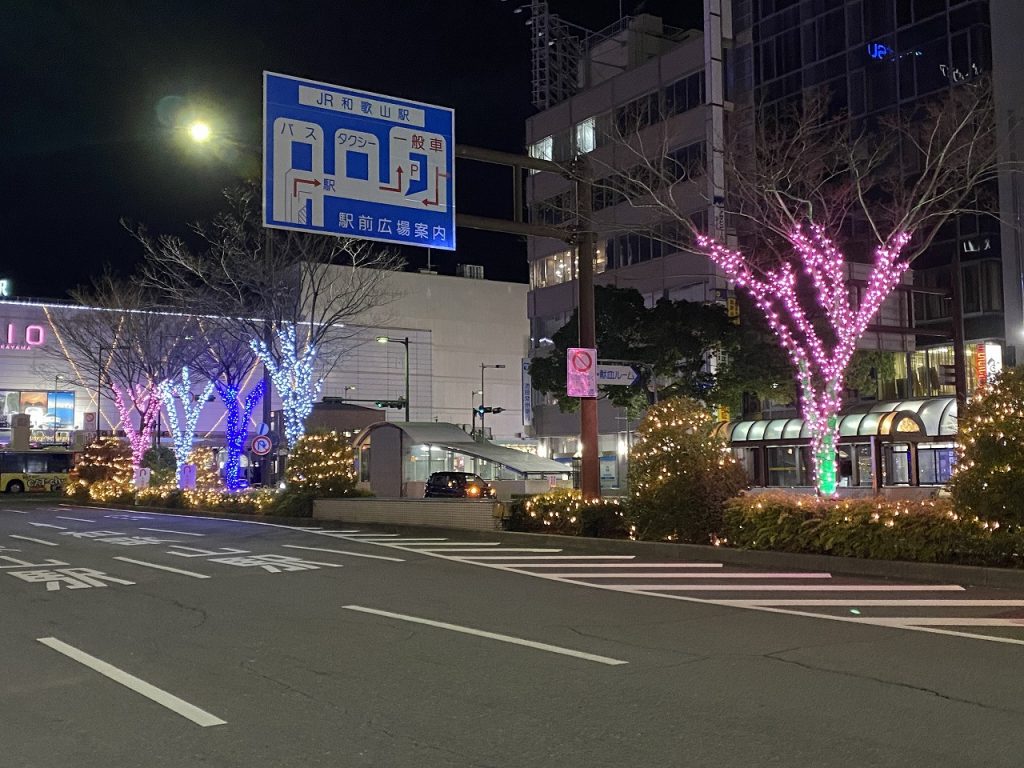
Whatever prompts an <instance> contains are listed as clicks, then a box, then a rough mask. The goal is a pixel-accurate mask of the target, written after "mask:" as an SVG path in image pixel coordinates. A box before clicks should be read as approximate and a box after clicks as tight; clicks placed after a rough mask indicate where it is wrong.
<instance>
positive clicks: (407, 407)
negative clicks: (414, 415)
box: [402, 336, 429, 424]
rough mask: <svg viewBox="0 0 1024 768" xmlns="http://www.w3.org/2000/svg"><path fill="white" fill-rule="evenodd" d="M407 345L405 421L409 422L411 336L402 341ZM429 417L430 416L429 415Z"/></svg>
mask: <svg viewBox="0 0 1024 768" xmlns="http://www.w3.org/2000/svg"><path fill="white" fill-rule="evenodd" d="M402 344H403V345H404V346H405V423H406V424H408V423H409V337H408V336H406V337H405V340H404V341H403V342H402ZM428 418H429V417H428Z"/></svg>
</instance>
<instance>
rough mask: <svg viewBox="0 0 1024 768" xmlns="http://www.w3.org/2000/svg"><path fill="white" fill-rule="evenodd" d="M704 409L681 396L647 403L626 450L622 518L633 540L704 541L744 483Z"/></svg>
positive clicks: (733, 460)
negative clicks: (625, 501) (626, 480)
mask: <svg viewBox="0 0 1024 768" xmlns="http://www.w3.org/2000/svg"><path fill="white" fill-rule="evenodd" d="M713 426H714V422H713V420H712V418H711V414H710V413H709V412H708V410H707V409H706V408H705V407H704V406H703V405H701V404H700V403H698V402H697V401H696V400H691V399H689V398H685V397H679V398H673V399H671V400H666V401H664V402H662V403H659V404H658V405H655V406H652V407H651V408H650V409H648V411H647V415H646V416H645V417H644V420H643V421H642V422H641V423H640V426H639V428H638V429H637V432H636V442H635V443H634V446H633V449H632V450H631V451H630V453H629V488H630V493H631V500H630V504H629V510H628V515H627V517H628V518H629V520H630V522H631V523H632V525H633V526H634V532H635V535H636V538H639V539H669V540H672V541H686V542H696V543H701V544H705V543H707V542H708V541H709V540H710V539H711V538H712V537H713V536H715V535H716V534H717V533H718V532H719V530H720V529H721V525H722V507H723V505H724V504H725V501H726V500H727V499H729V498H730V497H732V496H735V495H736V494H737V493H739V491H740V490H741V489H743V488H745V487H746V486H747V476H746V473H745V472H744V471H743V468H742V467H741V466H740V465H739V463H738V462H737V461H736V460H735V459H734V458H733V457H732V455H731V454H730V453H729V451H728V446H727V444H726V443H725V441H724V440H723V439H722V438H720V437H717V436H714V435H712V427H713Z"/></svg>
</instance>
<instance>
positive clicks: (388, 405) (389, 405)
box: [373, 400, 405, 409]
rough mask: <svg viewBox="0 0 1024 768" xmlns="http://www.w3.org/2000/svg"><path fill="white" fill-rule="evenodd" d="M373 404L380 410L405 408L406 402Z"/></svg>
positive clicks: (386, 401)
mask: <svg viewBox="0 0 1024 768" xmlns="http://www.w3.org/2000/svg"><path fill="white" fill-rule="evenodd" d="M373 404H374V405H376V406H377V407H378V408H398V409H402V408H405V400H374V401H373Z"/></svg>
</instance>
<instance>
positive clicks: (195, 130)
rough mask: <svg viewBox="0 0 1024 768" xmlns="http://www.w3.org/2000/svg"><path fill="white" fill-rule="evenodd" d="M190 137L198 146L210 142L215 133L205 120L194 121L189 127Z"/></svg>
mask: <svg viewBox="0 0 1024 768" xmlns="http://www.w3.org/2000/svg"><path fill="white" fill-rule="evenodd" d="M188 135H189V138H190V139H192V141H194V142H196V143H197V144H204V143H205V142H207V141H209V140H210V138H211V136H212V135H213V132H212V131H211V130H210V124H209V123H207V122H205V121H203V120H193V121H192V122H191V123H189V125H188Z"/></svg>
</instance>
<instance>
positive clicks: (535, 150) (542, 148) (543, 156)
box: [530, 136, 555, 160]
mask: <svg viewBox="0 0 1024 768" xmlns="http://www.w3.org/2000/svg"><path fill="white" fill-rule="evenodd" d="M554 147H555V140H554V138H553V137H551V136H547V137H545V138H543V139H541V140H540V141H538V142H537V143H536V144H531V145H530V157H532V158H534V159H536V160H550V159H551V157H552V153H553V150H554Z"/></svg>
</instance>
